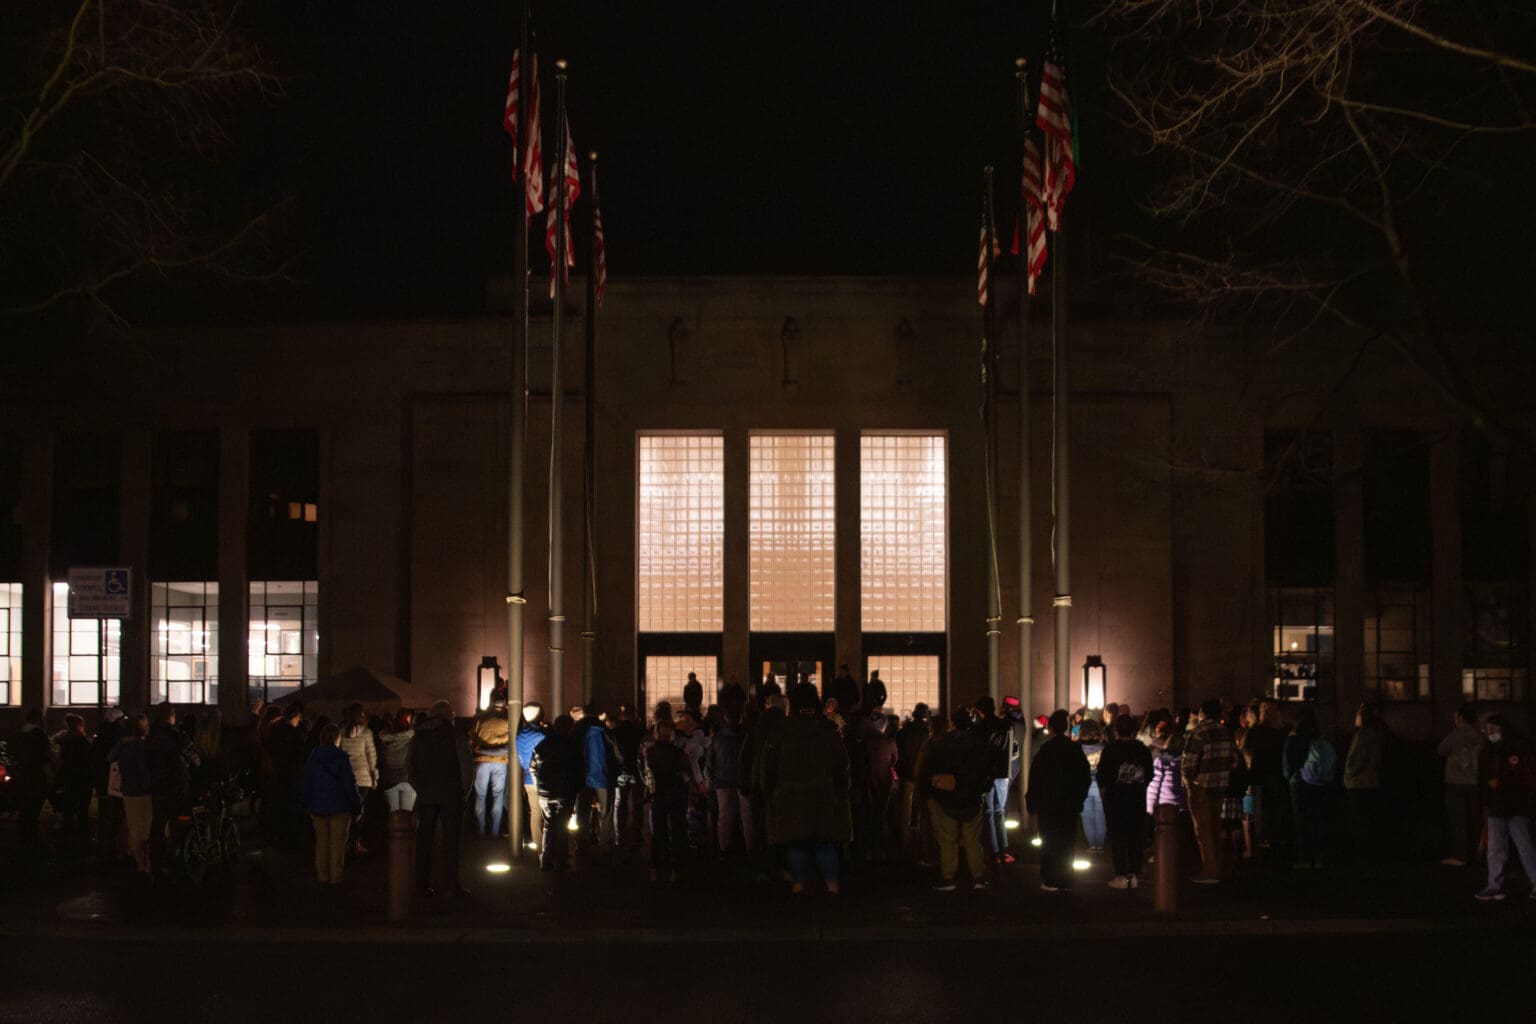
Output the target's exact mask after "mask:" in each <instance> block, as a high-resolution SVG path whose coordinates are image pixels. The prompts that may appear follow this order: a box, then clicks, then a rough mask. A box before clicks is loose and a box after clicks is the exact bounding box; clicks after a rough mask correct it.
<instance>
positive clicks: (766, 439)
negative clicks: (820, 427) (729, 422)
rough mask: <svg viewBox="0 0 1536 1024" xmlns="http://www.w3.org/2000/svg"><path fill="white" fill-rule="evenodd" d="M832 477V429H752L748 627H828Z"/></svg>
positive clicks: (831, 587) (830, 623)
mask: <svg viewBox="0 0 1536 1024" xmlns="http://www.w3.org/2000/svg"><path fill="white" fill-rule="evenodd" d="M834 480H835V470H834V466H833V437H832V435H831V434H754V435H753V436H752V460H751V567H752V568H751V599H752V629H753V631H754V632H791V631H792V632H827V631H830V630H831V629H832V628H833V600H834V592H833V591H834V583H835V580H836V576H835V566H834V561H833V558H834V554H835V552H836V543H835V524H834V521H833V520H834V508H833V499H834Z"/></svg>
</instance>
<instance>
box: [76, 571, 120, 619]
mask: <svg viewBox="0 0 1536 1024" xmlns="http://www.w3.org/2000/svg"><path fill="white" fill-rule="evenodd" d="M132 614H133V586H132V574H131V572H130V570H129V569H128V568H127V567H126V566H102V567H90V568H84V569H75V568H71V569H70V570H69V617H70V618H72V619H127V618H131V617H132Z"/></svg>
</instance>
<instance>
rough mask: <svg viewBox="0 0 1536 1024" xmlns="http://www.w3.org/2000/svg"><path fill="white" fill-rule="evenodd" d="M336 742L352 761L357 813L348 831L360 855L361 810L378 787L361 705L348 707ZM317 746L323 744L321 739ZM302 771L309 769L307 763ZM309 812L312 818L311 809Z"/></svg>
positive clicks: (374, 752)
mask: <svg viewBox="0 0 1536 1024" xmlns="http://www.w3.org/2000/svg"><path fill="white" fill-rule="evenodd" d="M338 742H339V749H340V750H341V752H342V753H343V754H346V755H347V758H348V760H350V761H351V762H352V777H353V779H354V780H356V786H357V789H358V793H359V798H358V805H357V814H356V815H355V816H354V817H353V819H352V821H351V822H350V823H349V832H350V835H351V837H352V853H353V855H354V856H359V857H360V856H362V855H363V854H365V853H367V852H368V851H367V850H366V849H364V848H363V819H364V814H363V809H364V808H365V807H367V805H368V795H369V794H370V793H372V792H373V791H374V790H376V789H378V786H379V751H378V747H377V745H376V744H375V743H374V741H373V730H372V729H370V728H368V713H367V712H366V711H364V710H363V706H362V705H361V704H353V705H352V706H351V707H350V708H348V709H347V717H346V724H345V725H344V726H342V728H341V729H340V730H339V734H338ZM320 745H321V746H324V745H325V741H324V740H323V739H322V740H321V741H320ZM305 770H306V772H307V771H308V770H309V769H308V766H306V769H305ZM310 815H311V817H313V815H314V812H313V811H311V812H310ZM340 880H341V874H340V872H337V874H336V881H340Z"/></svg>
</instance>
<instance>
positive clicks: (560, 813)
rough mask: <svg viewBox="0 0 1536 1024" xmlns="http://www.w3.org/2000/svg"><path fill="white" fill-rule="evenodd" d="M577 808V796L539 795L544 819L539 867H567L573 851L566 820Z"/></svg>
mask: <svg viewBox="0 0 1536 1024" xmlns="http://www.w3.org/2000/svg"><path fill="white" fill-rule="evenodd" d="M575 809H576V799H575V797H572V796H541V797H539V812H540V817H542V818H543V819H544V832H543V838H541V839H540V840H539V867H540V868H542V869H543V870H545V871H554V870H557V869H558V870H564V869H565V865H566V861H567V860H568V859H569V858H570V852H571V833H570V831H569V829H567V828H566V822H567V821H568V820H569V819H570V817H571V813H572V812H573V811H575Z"/></svg>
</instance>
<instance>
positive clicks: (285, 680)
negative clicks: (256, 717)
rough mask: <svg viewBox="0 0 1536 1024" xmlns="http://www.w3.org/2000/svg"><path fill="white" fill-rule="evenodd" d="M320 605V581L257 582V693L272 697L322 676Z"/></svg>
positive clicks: (253, 678)
mask: <svg viewBox="0 0 1536 1024" xmlns="http://www.w3.org/2000/svg"><path fill="white" fill-rule="evenodd" d="M319 609H320V586H319V584H318V583H316V582H315V581H314V580H273V581H255V580H253V581H251V604H250V634H249V646H248V657H249V659H250V663H249V665H248V666H247V668H248V671H249V673H250V687H251V692H252V693H254V694H258V695H260V696H261V697H262V698H263V699H265V700H269V701H270V700H274V699H276V698H278V697H281V696H283V695H284V694H288V693H293V692H294V691H295V690H298V689H301V688H303V687H305V686H312V685H314V684H315V683H316V682H318V681H319V671H320V668H319V665H320V660H319V650H320V627H319Z"/></svg>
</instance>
